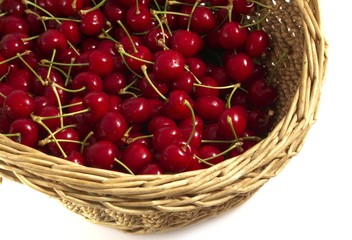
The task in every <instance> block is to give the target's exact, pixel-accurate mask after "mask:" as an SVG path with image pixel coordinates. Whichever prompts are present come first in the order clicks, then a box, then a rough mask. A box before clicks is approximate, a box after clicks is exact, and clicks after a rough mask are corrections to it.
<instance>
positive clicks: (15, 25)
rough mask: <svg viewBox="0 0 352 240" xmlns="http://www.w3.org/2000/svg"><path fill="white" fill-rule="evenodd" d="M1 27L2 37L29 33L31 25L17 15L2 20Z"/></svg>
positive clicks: (0, 20)
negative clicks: (10, 34) (16, 33)
mask: <svg viewBox="0 0 352 240" xmlns="http://www.w3.org/2000/svg"><path fill="white" fill-rule="evenodd" d="M0 25H1V32H0V33H1V34H2V36H4V35H6V34H9V33H15V32H18V33H24V34H28V33H29V25H28V23H27V22H26V21H25V19H23V18H22V17H20V16H16V15H8V16H4V17H2V18H0Z"/></svg>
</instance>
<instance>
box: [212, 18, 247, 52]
mask: <svg viewBox="0 0 352 240" xmlns="http://www.w3.org/2000/svg"><path fill="white" fill-rule="evenodd" d="M247 35H248V29H247V28H242V27H241V25H240V23H238V22H236V21H233V22H226V23H224V25H223V26H222V27H221V28H220V33H219V43H220V45H221V47H222V48H224V49H229V50H233V49H238V48H240V47H241V46H242V45H243V44H244V43H245V42H246V39H247Z"/></svg>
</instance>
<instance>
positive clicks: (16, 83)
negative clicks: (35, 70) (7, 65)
mask: <svg viewBox="0 0 352 240" xmlns="http://www.w3.org/2000/svg"><path fill="white" fill-rule="evenodd" d="M30 81H31V73H30V72H29V71H28V70H26V69H17V70H15V71H10V72H9V74H8V75H7V82H8V83H9V84H10V85H11V86H12V87H14V88H15V89H18V90H23V91H25V92H29V91H30Z"/></svg>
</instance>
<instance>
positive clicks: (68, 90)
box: [53, 83, 87, 93]
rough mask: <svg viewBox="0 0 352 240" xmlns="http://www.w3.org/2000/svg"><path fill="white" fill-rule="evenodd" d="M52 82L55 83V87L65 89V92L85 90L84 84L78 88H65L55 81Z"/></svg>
mask: <svg viewBox="0 0 352 240" xmlns="http://www.w3.org/2000/svg"><path fill="white" fill-rule="evenodd" d="M53 84H55V87H57V88H59V89H61V90H63V91H65V92H69V93H78V92H83V91H84V90H86V88H87V87H86V86H83V87H81V88H79V89H69V88H65V87H63V86H61V85H59V84H57V83H53Z"/></svg>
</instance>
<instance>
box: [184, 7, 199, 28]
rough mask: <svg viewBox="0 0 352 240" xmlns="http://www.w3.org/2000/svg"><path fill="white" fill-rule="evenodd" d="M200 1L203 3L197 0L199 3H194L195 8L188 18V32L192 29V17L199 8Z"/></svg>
mask: <svg viewBox="0 0 352 240" xmlns="http://www.w3.org/2000/svg"><path fill="white" fill-rule="evenodd" d="M200 1H201V0H197V1H196V2H195V3H194V5H193V7H192V10H191V14H190V16H189V18H188V24H187V31H189V30H190V28H191V21H192V16H193V13H194V10H196V8H197V6H198V5H199V3H200Z"/></svg>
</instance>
